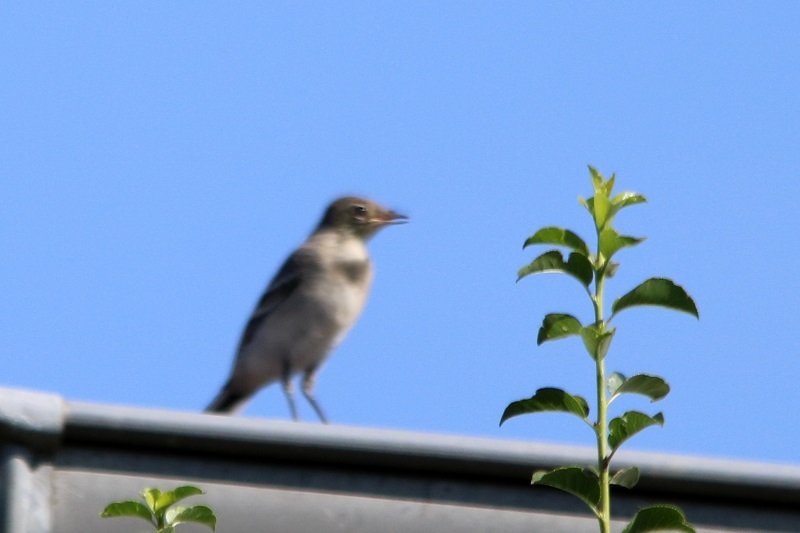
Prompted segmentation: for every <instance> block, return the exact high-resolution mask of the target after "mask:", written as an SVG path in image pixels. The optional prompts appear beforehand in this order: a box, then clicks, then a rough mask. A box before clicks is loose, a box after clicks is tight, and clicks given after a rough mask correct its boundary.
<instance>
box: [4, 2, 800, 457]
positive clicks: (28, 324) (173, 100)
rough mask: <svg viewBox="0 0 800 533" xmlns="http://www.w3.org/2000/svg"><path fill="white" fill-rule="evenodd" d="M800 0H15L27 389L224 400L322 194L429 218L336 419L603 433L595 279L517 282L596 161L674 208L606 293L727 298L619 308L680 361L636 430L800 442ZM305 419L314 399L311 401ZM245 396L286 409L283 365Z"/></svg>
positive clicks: (333, 411)
mask: <svg viewBox="0 0 800 533" xmlns="http://www.w3.org/2000/svg"><path fill="white" fill-rule="evenodd" d="M798 17H800V6H799V5H798V4H795V3H790V2H736V3H730V2H670V3H666V4H652V3H649V4H641V3H638V2H617V3H613V4H591V5H590V4H585V3H577V2H575V3H572V2H547V3H545V2H541V3H534V2H503V3H497V2H481V3H479V2H396V3H389V2H370V3H367V2H352V3H348V2H336V3H328V2H305V3H296V2H269V3H263V2H238V3H211V2H205V3H197V2H181V1H176V2H126V3H123V2H113V3H101V2H71V3H58V2H49V3H34V2H4V3H3V5H2V6H1V7H0V72H2V74H0V110H1V111H2V112H1V113H0V124H2V127H0V196H2V199H3V201H2V203H3V208H2V209H0V246H2V249H3V260H2V262H0V291H2V294H3V298H2V299H0V317H2V320H0V344H2V347H3V348H2V356H0V360H1V361H2V367H3V372H2V375H1V376H2V377H0V384H2V385H4V386H12V387H22V388H33V389H40V390H45V391H52V392H57V393H59V394H62V395H64V396H65V397H67V398H70V399H80V400H87V401H93V402H107V403H113V404H130V405H138V406H146V407H158V408H169V409H179V410H188V411H197V410H200V409H201V408H202V407H204V406H205V404H206V403H207V402H208V401H209V400H210V399H211V398H212V396H214V394H215V393H216V392H217V390H218V388H219V386H220V385H221V384H222V382H223V380H224V379H225V377H226V374H227V372H228V370H229V368H230V364H231V360H232V356H233V351H234V348H235V345H236V342H237V340H238V336H239V334H240V331H241V328H242V326H243V324H244V321H245V320H246V318H247V315H248V314H249V313H250V311H251V309H252V307H253V305H254V304H255V302H256V300H257V298H258V297H259V295H260V293H261V291H262V290H263V288H264V286H265V285H266V283H267V281H268V280H269V278H270V277H271V276H272V274H273V273H274V271H275V270H276V268H277V267H278V266H279V264H280V262H281V261H282V260H283V258H284V257H285V255H286V254H287V253H288V252H290V251H291V250H292V249H293V247H295V246H296V245H297V244H299V243H300V242H301V241H302V240H303V239H304V238H305V237H306V235H307V234H308V233H309V231H310V230H311V229H312V228H313V226H314V224H315V223H316V221H317V219H318V218H319V216H320V214H321V211H322V209H323V208H324V206H325V205H326V204H327V202H328V201H330V200H331V199H333V198H335V197H336V196H339V195H341V194H346V193H358V194H363V195H367V196H369V197H372V198H374V199H376V200H379V201H381V202H383V203H384V204H386V205H388V206H390V207H393V208H395V209H397V210H400V211H402V212H405V213H407V214H408V215H409V216H411V218H412V223H411V224H408V225H405V226H400V227H393V228H389V229H387V230H385V231H384V232H383V233H381V234H379V235H378V236H377V237H376V238H375V239H374V240H373V241H372V242H371V244H370V247H371V251H372V255H373V259H374V260H375V263H376V271H377V272H376V279H375V284H374V288H373V292H372V296H371V299H370V302H369V305H368V306H367V309H366V311H365V313H364V315H363V316H362V319H361V321H360V322H359V323H358V325H357V326H356V327H355V328H354V329H353V331H352V332H351V334H350V336H349V337H348V338H347V339H346V340H345V342H344V343H343V344H342V345H341V346H340V347H339V349H338V350H337V351H336V352H335V353H334V354H333V356H332V358H331V359H330V360H329V361H328V364H327V365H326V366H325V367H324V368H323V370H322V372H321V374H320V376H319V381H318V386H317V393H318V397H319V399H320V401H321V402H322V404H323V405H324V406H325V408H326V410H327V411H328V414H329V416H330V418H331V419H332V420H333V421H334V422H336V423H342V424H350V425H365V426H379V427H393V428H403V429H413V430H423V431H435V432H444V433H457V434H470V435H481V436H488V437H496V438H503V439H531V440H542V441H550V442H566V443H575V444H587V445H590V444H591V443H592V440H591V433H590V432H589V431H588V430H587V429H586V427H585V426H583V425H582V424H580V423H579V422H577V421H576V420H575V419H573V418H571V417H567V416H564V415H561V416H559V415H541V416H538V417H533V416H532V417H520V418H517V419H513V420H510V421H508V422H507V423H506V424H505V425H504V426H503V427H502V428H499V427H498V420H499V417H500V415H501V413H502V411H503V409H504V407H505V406H506V404H507V403H508V402H510V401H512V400H516V399H521V398H524V397H527V396H530V395H531V394H532V393H533V392H534V391H535V390H536V389H537V388H539V387H542V386H560V387H563V388H566V389H568V390H570V391H571V392H574V393H577V394H583V395H586V396H589V397H591V387H592V380H593V367H592V364H591V361H590V360H589V359H588V357H587V356H586V355H585V354H584V353H583V349H582V347H581V346H580V344H579V342H578V341H577V340H574V339H573V340H566V341H562V342H558V343H550V344H546V345H544V346H542V347H537V346H536V342H535V341H536V331H537V328H538V325H539V323H540V321H541V318H542V316H543V315H544V314H545V313H547V312H553V311H565V312H571V313H573V314H576V315H577V316H579V317H580V318H581V319H583V320H588V319H589V317H590V316H591V308H590V306H589V304H588V302H587V301H586V300H585V296H584V295H583V293H582V292H581V289H580V287H579V286H578V285H577V284H576V283H575V282H574V281H572V280H570V279H567V278H561V277H559V276H540V277H533V278H528V279H525V280H523V281H521V282H520V283H518V284H517V283H515V277H516V271H517V269H518V268H519V267H520V266H522V265H524V264H526V263H527V262H528V261H530V260H531V259H532V258H533V257H535V255H536V252H537V251H544V249H542V250H531V249H528V250H524V251H523V250H522V248H521V245H522V242H523V241H524V239H525V238H526V237H527V236H528V235H530V234H532V233H533V232H534V231H535V230H536V229H538V228H539V227H541V226H546V225H561V226H566V227H569V228H572V229H574V230H575V231H577V232H579V233H580V234H582V235H583V236H584V237H585V238H587V239H588V238H589V237H590V236H591V234H592V228H591V226H590V220H589V218H588V216H587V215H586V213H585V211H584V210H583V208H582V207H580V206H579V205H578V203H577V202H576V198H577V197H578V196H579V195H580V196H588V195H590V194H591V190H590V183H589V177H588V173H587V170H586V165H587V164H592V165H594V166H596V167H597V168H598V169H599V170H600V171H601V172H603V173H606V174H610V173H612V172H615V173H616V174H617V184H618V188H619V189H620V190H623V189H624V190H633V191H637V192H640V193H642V194H644V195H646V196H647V197H648V198H649V200H650V201H649V203H648V204H645V205H643V206H636V207H632V208H630V209H628V210H626V211H624V212H623V213H622V214H620V215H619V217H618V221H617V227H618V228H619V229H620V230H621V231H622V232H624V233H628V234H633V235H643V236H647V237H648V239H647V241H645V243H643V244H642V245H641V246H639V247H637V248H633V249H630V250H625V251H623V252H621V253H620V255H619V259H620V261H621V263H622V267H621V269H620V272H619V274H618V275H617V276H616V277H615V278H614V279H613V280H612V281H611V282H610V284H609V285H608V287H607V293H608V294H609V297H610V298H613V297H615V296H619V295H621V294H623V293H624V292H626V291H627V290H628V289H630V288H632V287H633V286H635V285H636V284H638V283H639V282H640V281H642V280H644V279H645V278H648V277H651V276H656V275H658V276H667V277H670V278H673V279H674V280H675V281H677V282H678V283H680V284H681V285H683V286H684V287H685V288H686V289H687V290H688V291H689V292H690V293H691V294H692V295H693V296H694V298H695V300H696V301H697V304H698V306H699V308H700V313H701V320H700V321H697V320H695V319H694V318H692V317H690V316H689V315H685V314H680V313H674V312H668V311H664V310H660V309H653V308H642V309H636V310H630V311H626V312H625V313H623V314H622V315H620V316H619V319H618V321H617V326H618V332H617V335H616V338H615V341H614V345H613V346H612V348H611V351H610V354H609V359H608V367H609V370H619V371H622V372H624V373H626V374H634V373H638V372H648V373H655V374H659V375H662V376H664V377H665V378H666V379H667V380H668V381H669V382H670V384H671V385H672V389H673V390H672V393H671V395H670V396H669V397H668V398H667V399H666V400H664V401H663V402H660V403H659V404H656V405H649V404H647V402H646V401H645V400H643V399H636V400H632V401H629V403H626V404H624V405H620V407H621V408H623V409H628V408H637V409H642V410H645V411H648V412H655V411H657V410H663V411H664V413H665V416H666V425H665V427H664V428H663V429H649V430H647V431H646V432H644V433H642V434H641V435H640V436H639V437H637V438H636V439H633V440H632V441H631V442H630V443H629V444H628V445H627V447H628V448H630V449H638V450H655V451H666V452H673V453H686V454H697V455H713V456H723V457H734V458H746V459H757V460H766V461H779V462H792V463H799V462H800V451H798V450H799V449H800V447H798V442H800V436H799V435H798V433H797V431H796V428H797V415H796V413H797V409H798V407H799V406H800V387H798V386H797V385H796V382H797V379H798V376H800V353H799V352H800V343H798V341H797V335H796V333H795V332H794V329H795V328H794V325H795V324H796V322H797V320H798V308H800V305H798V304H800V298H799V296H800V289H799V288H798V282H797V272H798V270H800V259H798V249H797V248H798V238H797V232H796V227H797V215H796V203H797V198H798V197H800V185H799V184H798V183H800V182H799V180H798V177H800V176H798V169H800V150H798V146H800V127H798V124H800V91H798V89H797V88H798V86H800V69H798V65H800V34H798V32H797V31H796V21H797V20H798ZM301 407H302V411H301V414H302V415H303V416H304V418H306V419H309V420H313V413H312V412H311V411H310V409H309V408H308V406H307V405H305V404H302V406H301ZM246 413H247V416H257V417H276V418H287V417H288V410H287V407H286V404H285V401H284V399H283V397H282V396H281V393H280V391H279V388H278V387H275V386H273V387H270V388H269V389H266V390H264V391H263V392H262V393H261V394H259V395H258V396H257V397H256V398H255V400H254V401H253V402H252V403H251V404H250V406H249V408H248V409H247V411H246Z"/></svg>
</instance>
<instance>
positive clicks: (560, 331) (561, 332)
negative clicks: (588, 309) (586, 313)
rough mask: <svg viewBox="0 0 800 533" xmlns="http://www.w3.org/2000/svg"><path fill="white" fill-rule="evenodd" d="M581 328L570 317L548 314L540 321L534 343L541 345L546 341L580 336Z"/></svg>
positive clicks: (562, 314)
mask: <svg viewBox="0 0 800 533" xmlns="http://www.w3.org/2000/svg"><path fill="white" fill-rule="evenodd" d="M581 328H582V326H581V323H580V322H579V321H578V319H577V318H575V317H574V316H572V315H568V314H564V313H549V314H547V315H545V317H544V320H542V326H541V327H540V328H539V335H538V337H537V338H536V343H537V344H542V343H543V342H546V341H552V340H555V339H561V338H564V337H568V336H570V335H580V333H581Z"/></svg>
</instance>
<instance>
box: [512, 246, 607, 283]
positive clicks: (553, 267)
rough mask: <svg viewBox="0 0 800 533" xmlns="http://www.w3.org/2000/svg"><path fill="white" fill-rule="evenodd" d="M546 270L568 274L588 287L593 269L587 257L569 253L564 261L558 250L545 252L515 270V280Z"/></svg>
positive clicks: (545, 271)
mask: <svg viewBox="0 0 800 533" xmlns="http://www.w3.org/2000/svg"><path fill="white" fill-rule="evenodd" d="M547 272H563V273H564V274H569V275H570V276H573V277H574V278H575V279H577V280H578V281H580V282H581V283H582V284H583V286H584V287H588V286H589V284H590V283H591V282H592V277H593V276H594V270H593V269H592V263H590V262H589V259H588V258H587V257H586V256H585V255H583V254H580V253H578V252H572V253H571V254H569V259H568V260H567V261H566V262H565V261H564V256H562V255H561V252H559V251H558V250H550V251H549V252H545V253H543V254H542V255H540V256H539V257H537V258H536V259H534V260H533V262H531V264H529V265H527V266H524V267H522V268H521V269H519V272H517V281H519V280H521V279H522V278H524V277H525V276H528V275H530V274H543V273H547Z"/></svg>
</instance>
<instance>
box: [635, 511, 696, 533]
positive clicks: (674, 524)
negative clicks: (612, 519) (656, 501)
mask: <svg viewBox="0 0 800 533" xmlns="http://www.w3.org/2000/svg"><path fill="white" fill-rule="evenodd" d="M645 531H683V532H685V533H695V530H694V528H693V527H692V526H691V524H689V522H687V521H686V516H684V514H683V512H682V511H681V510H680V509H678V508H677V507H674V506H672V505H653V506H651V507H645V508H643V509H639V512H637V513H636V516H634V517H633V520H631V521H630V523H629V524H628V525H627V527H625V529H623V530H622V533H644V532H645Z"/></svg>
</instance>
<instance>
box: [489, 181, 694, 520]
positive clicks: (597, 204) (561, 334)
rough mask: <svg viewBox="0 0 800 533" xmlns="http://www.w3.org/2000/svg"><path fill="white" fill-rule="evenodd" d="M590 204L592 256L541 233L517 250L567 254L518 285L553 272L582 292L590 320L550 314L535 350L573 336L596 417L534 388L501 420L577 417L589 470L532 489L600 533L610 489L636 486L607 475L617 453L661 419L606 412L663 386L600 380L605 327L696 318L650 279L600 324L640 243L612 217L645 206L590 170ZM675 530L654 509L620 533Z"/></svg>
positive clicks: (539, 477)
mask: <svg viewBox="0 0 800 533" xmlns="http://www.w3.org/2000/svg"><path fill="white" fill-rule="evenodd" d="M589 171H590V173H591V178H592V186H593V188H594V196H593V197H592V198H589V199H583V198H580V199H579V201H580V203H581V204H583V206H584V207H586V209H587V210H588V211H589V213H590V214H591V216H592V219H593V220H594V226H595V230H596V237H597V248H596V251H595V252H594V253H593V252H592V251H591V250H590V249H589V247H588V246H587V245H586V243H585V241H584V240H583V239H582V238H581V237H579V236H578V235H577V234H576V233H574V232H572V231H570V230H568V229H563V228H559V227H552V226H551V227H545V228H542V229H540V230H539V231H537V232H536V233H534V234H533V235H532V236H531V237H529V238H528V239H527V240H526V241H525V244H524V246H523V248H525V247H527V246H531V245H535V244H544V245H552V246H557V247H561V248H566V249H567V250H568V251H569V256H568V257H567V258H566V259H565V258H564V255H562V252H561V251H559V250H550V251H547V252H544V253H543V254H541V255H539V256H538V257H537V258H536V259H534V260H533V261H532V262H531V263H530V264H529V265H527V266H525V267H523V268H521V269H520V270H519V273H518V277H517V281H519V280H520V279H522V278H524V277H526V276H529V275H531V274H541V273H545V272H557V273H563V274H567V275H569V276H571V277H573V278H575V279H576V280H577V281H578V282H579V283H580V284H581V286H582V287H583V288H584V289H585V290H586V294H587V295H588V296H589V299H590V300H591V303H592V308H593V311H594V320H593V321H592V322H591V323H589V324H587V325H583V324H581V322H580V321H579V320H578V319H577V318H576V317H574V316H573V315H570V314H566V313H550V314H547V315H546V316H545V317H544V320H543V321H542V326H541V328H540V329H539V334H538V338H537V344H539V345H541V344H542V343H544V342H547V341H551V340H556V339H562V338H566V337H569V336H573V335H574V336H578V337H580V338H581V339H582V340H583V345H584V347H585V348H586V351H587V352H588V353H589V356H590V357H591V359H592V361H593V362H594V364H595V369H596V382H595V387H596V394H597V397H596V398H597V399H596V409H597V417H596V419H595V420H594V421H592V420H590V418H589V404H588V402H587V401H586V400H585V399H584V398H582V397H580V396H578V395H574V394H570V393H568V392H565V391H564V390H561V389H558V388H552V387H548V388H541V389H539V390H537V391H536V393H535V394H534V395H533V396H532V397H531V398H528V399H525V400H520V401H516V402H512V403H510V404H509V405H508V407H506V409H505V411H504V412H503V415H502V417H501V419H500V424H501V425H502V424H503V423H504V422H505V421H506V420H508V419H509V418H511V417H514V416H518V415H522V414H531V413H540V412H548V411H549V412H552V411H560V412H565V413H569V414H573V415H577V416H578V417H579V418H580V419H581V420H583V421H584V422H585V423H586V424H587V425H588V426H589V427H590V428H591V429H592V431H593V432H594V434H595V438H596V442H597V465H596V467H585V466H565V467H560V468H556V469H553V470H550V471H540V472H535V473H534V474H533V479H532V483H534V484H540V485H547V486H550V487H554V488H557V489H560V490H563V491H566V492H568V493H570V494H573V495H574V496H577V497H578V498H580V499H581V500H582V501H583V502H584V503H585V504H586V505H587V506H588V507H589V508H590V509H591V510H592V512H593V513H594V514H595V516H596V517H597V520H598V523H599V526H600V531H601V532H602V533H609V532H610V531H611V490H610V487H611V485H618V486H622V487H626V488H632V487H633V486H634V485H636V483H637V482H638V480H639V469H638V468H637V467H631V468H627V469H622V470H620V471H617V472H615V473H614V474H613V475H612V474H611V460H612V458H613V457H614V454H615V453H616V452H617V451H618V450H619V448H620V446H622V444H623V443H624V442H626V441H627V440H628V439H629V438H631V437H632V436H634V435H635V434H636V433H638V432H640V431H642V430H643V429H645V428H648V427H650V426H655V425H659V426H660V425H663V424H664V416H663V414H661V413H657V414H654V415H648V414H645V413H642V412H639V411H628V412H625V413H623V414H621V415H619V416H617V417H615V418H612V419H611V420H609V405H610V404H611V403H612V402H614V400H616V399H617V398H618V397H619V396H620V395H623V394H630V393H632V394H641V395H644V396H646V397H648V398H649V399H650V400H651V401H653V402H655V401H657V400H660V399H662V398H664V397H665V396H666V395H667V394H668V393H669V390H670V389H669V385H668V384H667V382H666V381H664V380H663V379H662V378H660V377H658V376H652V375H648V374H637V375H635V376H631V377H626V376H625V375H623V374H621V373H619V372H614V373H612V374H610V375H609V376H607V375H606V367H605V362H606V356H607V353H608V350H609V347H610V346H611V341H612V340H613V338H614V333H615V332H616V328H614V327H612V325H611V321H612V320H613V319H614V317H616V316H617V314H619V313H620V312H621V311H623V310H625V309H628V308H630V307H634V306H639V305H657V306H662V307H667V308H671V309H675V310H678V311H684V312H687V313H690V314H692V315H694V316H695V317H697V318H699V316H700V315H699V313H698V311H697V306H696V305H695V303H694V301H693V300H692V298H691V297H690V296H689V295H688V294H687V293H686V291H685V290H684V289H683V288H681V287H680V286H678V285H676V284H675V283H673V282H672V281H671V280H669V279H665V278H650V279H648V280H646V281H644V282H643V283H641V284H640V285H638V286H637V287H635V288H634V289H632V290H631V291H629V292H628V293H626V294H624V295H623V296H621V297H620V298H617V299H616V300H615V301H614V302H613V303H612V305H611V315H610V316H609V317H608V318H606V315H605V312H604V309H605V307H604V297H605V283H606V280H607V279H608V278H610V277H612V276H613V275H614V273H615V272H616V271H617V269H618V267H619V263H617V262H615V261H612V258H613V257H614V256H615V254H616V253H617V252H619V251H620V250H622V249H623V248H627V247H630V246H635V245H637V244H639V243H641V242H642V241H643V240H644V239H643V238H639V237H630V236H626V235H620V234H619V233H617V231H616V230H615V229H614V227H613V222H614V217H615V216H616V215H617V213H618V212H619V211H620V210H622V209H624V208H626V207H629V206H632V205H636V204H640V203H643V202H645V201H646V199H645V197H644V196H642V195H640V194H636V193H632V192H623V193H619V194H617V195H615V196H612V195H611V192H612V189H613V187H614V180H615V176H613V175H612V176H611V177H610V178H609V179H605V178H604V177H603V176H602V175H601V174H600V173H599V172H598V171H597V170H595V169H594V168H593V167H591V166H590V167H589ZM656 530H659V531H663V530H677V531H686V532H694V529H693V528H692V527H691V526H690V525H689V524H688V523H687V522H686V518H685V517H684V515H683V513H682V512H681V511H680V509H678V508H676V507H673V506H669V505H657V506H651V507H647V508H643V509H640V510H639V512H638V513H637V514H636V515H635V516H634V517H633V519H632V520H631V521H630V523H629V524H628V525H627V527H626V528H625V529H624V533H641V532H644V531H656Z"/></svg>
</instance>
